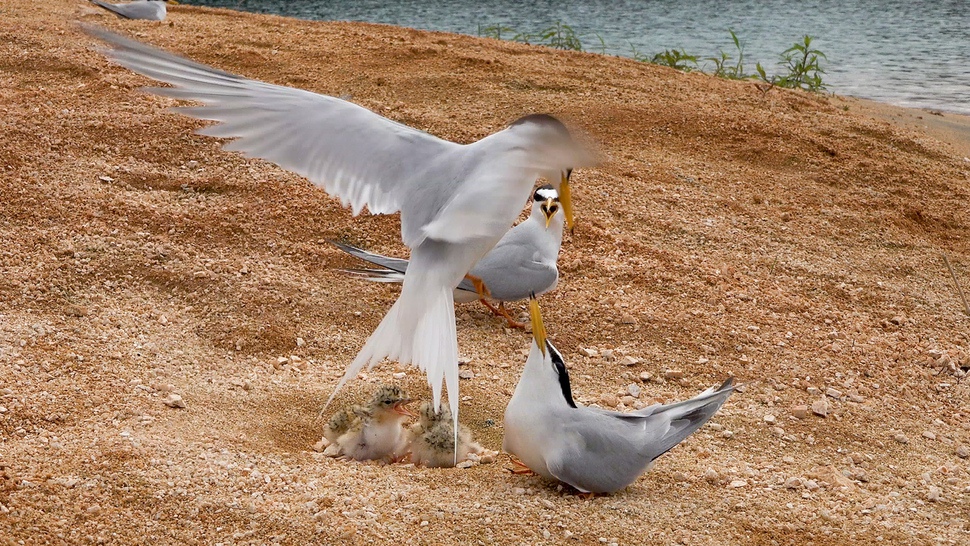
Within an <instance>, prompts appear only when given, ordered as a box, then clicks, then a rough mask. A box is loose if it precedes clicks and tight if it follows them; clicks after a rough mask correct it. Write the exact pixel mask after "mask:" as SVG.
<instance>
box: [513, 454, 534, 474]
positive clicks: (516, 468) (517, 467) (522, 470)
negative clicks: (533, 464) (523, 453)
mask: <svg viewBox="0 0 970 546" xmlns="http://www.w3.org/2000/svg"><path fill="white" fill-rule="evenodd" d="M509 459H510V460H511V461H512V468H509V469H507V470H508V471H509V472H511V473H513V474H520V475H525V476H535V475H536V473H535V472H534V471H533V470H532V469H531V468H529V467H528V466H526V465H525V463H523V462H522V461H520V460H518V459H516V458H515V456H513V455H509Z"/></svg>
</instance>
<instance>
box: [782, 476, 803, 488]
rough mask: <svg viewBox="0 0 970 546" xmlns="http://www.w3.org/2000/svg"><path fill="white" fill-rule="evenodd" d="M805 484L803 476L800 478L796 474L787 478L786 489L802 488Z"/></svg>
mask: <svg viewBox="0 0 970 546" xmlns="http://www.w3.org/2000/svg"><path fill="white" fill-rule="evenodd" d="M804 485H805V483H804V481H802V479H801V478H798V477H795V476H792V477H791V478H788V479H787V480H785V488H786V489H801V488H802V487H803V486H804Z"/></svg>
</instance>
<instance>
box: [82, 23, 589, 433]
mask: <svg viewBox="0 0 970 546" xmlns="http://www.w3.org/2000/svg"><path fill="white" fill-rule="evenodd" d="M85 30H86V31H87V32H88V33H89V34H91V35H93V36H94V37H96V38H98V39H100V40H103V41H104V42H106V43H108V44H109V45H110V46H111V47H110V49H107V50H106V51H105V54H106V55H107V56H108V57H109V58H110V59H112V60H114V61H115V62H117V63H119V64H121V65H122V66H125V67H127V68H129V69H131V70H133V71H135V72H138V73H140V74H143V75H145V76H148V77H151V78H154V79H156V80H160V81H162V82H166V83H169V84H171V85H173V86H174V87H171V88H168V87H166V88H157V87H156V88H149V89H148V91H149V92H152V93H155V94H158V95H162V96H166V97H172V98H176V99H187V100H193V101H198V102H201V103H202V104H203V105H202V106H193V107H185V108H178V109H177V110H178V111H179V112H182V113H184V114H187V115H190V116H194V117H196V118H200V119H207V120H213V121H217V122H218V123H216V124H215V125H211V126H208V127H206V128H204V129H202V130H201V131H200V133H201V134H203V135H209V136H214V137H222V138H231V139H235V140H233V141H231V142H229V143H228V144H226V145H225V149H227V150H235V151H239V152H242V153H243V154H245V155H247V156H250V157H259V158H262V159H266V160H268V161H272V162H274V163H276V164H278V165H280V166H281V167H283V168H286V169H289V170H291V171H293V172H295V173H298V174H301V175H303V176H305V177H307V178H308V179H310V181H311V182H313V183H314V184H317V185H319V186H321V187H322V188H323V189H325V190H326V191H327V192H328V193H330V194H331V195H334V196H336V197H338V198H339V199H340V200H341V203H343V204H344V205H345V206H349V207H350V208H351V210H352V212H353V213H354V214H355V215H356V214H358V213H360V211H361V210H362V209H363V208H364V207H365V206H366V207H367V208H368V209H369V210H370V212H371V213H374V214H390V213H394V212H397V211H400V213H401V238H402V240H403V242H404V244H405V245H407V246H408V247H410V249H411V261H410V265H409V267H408V270H407V273H405V275H404V286H403V288H402V290H401V295H400V296H399V297H398V300H397V301H396V302H395V303H394V305H393V306H392V307H391V309H390V310H389V311H388V313H387V315H386V316H385V317H384V319H383V320H382V321H381V323H380V324H379V325H378V326H377V329H376V330H374V333H373V334H371V336H370V337H369V338H368V339H367V341H366V343H365V344H364V347H363V348H362V349H361V350H360V352H359V353H358V355H357V357H356V358H355V359H354V361H353V362H352V363H351V364H350V365H349V366H348V367H347V371H346V373H345V374H344V376H343V377H342V378H341V379H340V381H339V382H338V384H337V386H336V388H335V389H334V393H333V394H332V395H331V396H330V398H329V399H328V400H327V404H325V406H324V407H326V406H327V405H329V403H330V401H332V400H333V398H334V396H335V395H336V394H337V392H339V390H340V388H341V387H342V386H343V385H344V384H345V383H346V382H347V381H348V380H349V379H350V378H352V377H355V376H356V375H357V374H358V372H360V371H361V370H362V369H363V368H364V367H365V366H367V367H370V366H373V365H374V364H376V363H377V362H380V361H381V360H382V359H384V358H389V359H392V360H398V361H400V362H402V363H411V364H414V365H415V366H417V367H419V368H420V369H422V370H424V371H425V372H426V373H427V375H428V383H429V384H430V386H431V390H432V396H433V401H434V405H435V408H436V409H437V408H440V404H441V394H442V386H443V384H446V385H447V389H448V402H449V405H450V407H451V411H452V415H453V420H454V423H455V425H456V426H455V430H456V431H457V430H458V427H457V420H458V399H459V396H458V340H457V335H456V332H455V309H454V303H453V294H452V291H453V290H454V289H455V287H457V286H458V284H459V283H460V282H461V281H462V279H464V278H465V277H466V274H467V273H468V271H469V270H471V268H472V266H473V265H475V263H476V262H478V261H479V260H480V259H481V258H482V256H484V255H485V254H486V253H487V252H488V251H489V250H491V249H492V247H494V246H495V244H496V243H497V242H498V241H499V239H501V238H502V236H503V235H505V233H506V232H507V231H508V230H509V227H510V226H511V225H512V224H513V222H514V221H515V219H516V217H517V216H518V215H519V212H520V211H521V209H522V206H523V205H524V204H525V202H526V201H527V200H528V198H529V195H530V194H531V193H532V189H533V187H534V186H535V182H536V179H537V178H539V177H544V178H546V179H547V180H548V181H549V182H551V183H552V184H553V185H554V186H556V188H557V189H558V191H559V199H560V201H561V203H562V208H563V211H564V213H565V215H566V219H565V220H566V226H567V227H572V204H571V200H570V193H569V192H570V188H569V184H568V178H569V174H570V173H571V172H572V171H571V169H572V168H576V167H586V166H592V165H593V164H594V162H595V161H594V157H593V155H592V154H591V153H590V152H589V151H588V150H587V149H586V147H585V146H584V145H583V144H582V143H581V140H582V139H579V138H575V136H574V135H573V134H571V133H570V131H569V130H568V129H567V128H566V126H565V125H564V124H563V123H562V122H560V121H559V120H557V119H556V118H554V117H552V116H549V115H546V114H533V115H529V116H525V117H523V118H520V119H518V120H517V121H515V122H513V123H512V124H511V125H509V126H508V127H506V128H505V129H503V130H501V131H499V132H497V133H493V134H491V135H489V136H487V137H485V138H482V139H481V140H479V141H477V142H473V143H471V144H458V143H455V142H449V141H446V140H442V139H440V138H437V137H435V136H432V135H430V134H428V133H425V132H423V131H419V130H417V129H413V128H411V127H408V126H406V125H402V124H400V123H397V122H395V121H392V120H389V119H387V118H384V117H382V116H380V115H378V114H375V113H374V112H371V111H370V110H367V109H366V108H363V107H361V106H357V105H356V104H353V103H351V102H347V101H344V100H341V99H338V98H336V97H330V96H325V95H318V94H316V93H311V92H309V91H303V90H301V89H294V88H291V87H284V86H280V85H273V84H269V83H264V82H260V81H256V80H250V79H247V78H243V77H240V76H236V75H233V74H230V73H228V72H223V71H222V70H217V69H215V68H211V67H209V66H206V65H203V64H199V63H196V62H193V61H190V60H188V59H185V58H183V57H179V56H176V55H172V54H170V53H167V52H165V51H162V50H160V49H157V48H154V47H151V46H148V45H145V44H142V43H139V42H136V41H133V40H130V39H127V38H124V37H122V36H119V35H117V34H114V33H112V32H108V31H106V30H104V29H98V28H92V27H85ZM469 280H471V281H472V282H473V284H474V285H475V287H476V289H477V291H478V292H479V293H480V294H482V295H486V294H487V291H486V290H485V286H484V285H483V283H482V282H481V279H478V278H469Z"/></svg>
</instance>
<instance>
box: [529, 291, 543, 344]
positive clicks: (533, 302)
mask: <svg viewBox="0 0 970 546" xmlns="http://www.w3.org/2000/svg"><path fill="white" fill-rule="evenodd" d="M529 318H530V319H531V320H532V339H534V340H535V342H536V346H538V347H539V350H540V351H542V356H546V327H545V326H544V325H543V324H542V313H541V312H540V311H539V300H537V299H536V293H535V292H533V293H532V294H531V296H530V297H529Z"/></svg>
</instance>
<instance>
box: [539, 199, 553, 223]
mask: <svg viewBox="0 0 970 546" xmlns="http://www.w3.org/2000/svg"><path fill="white" fill-rule="evenodd" d="M555 204H556V201H555V199H553V198H551V197H550V198H549V199H546V206H545V207H543V208H542V213H543V214H545V215H546V229H549V223H550V222H552V217H553V216H555V215H556V213H555V212H549V211H550V210H552V206H553V205H555Z"/></svg>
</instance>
